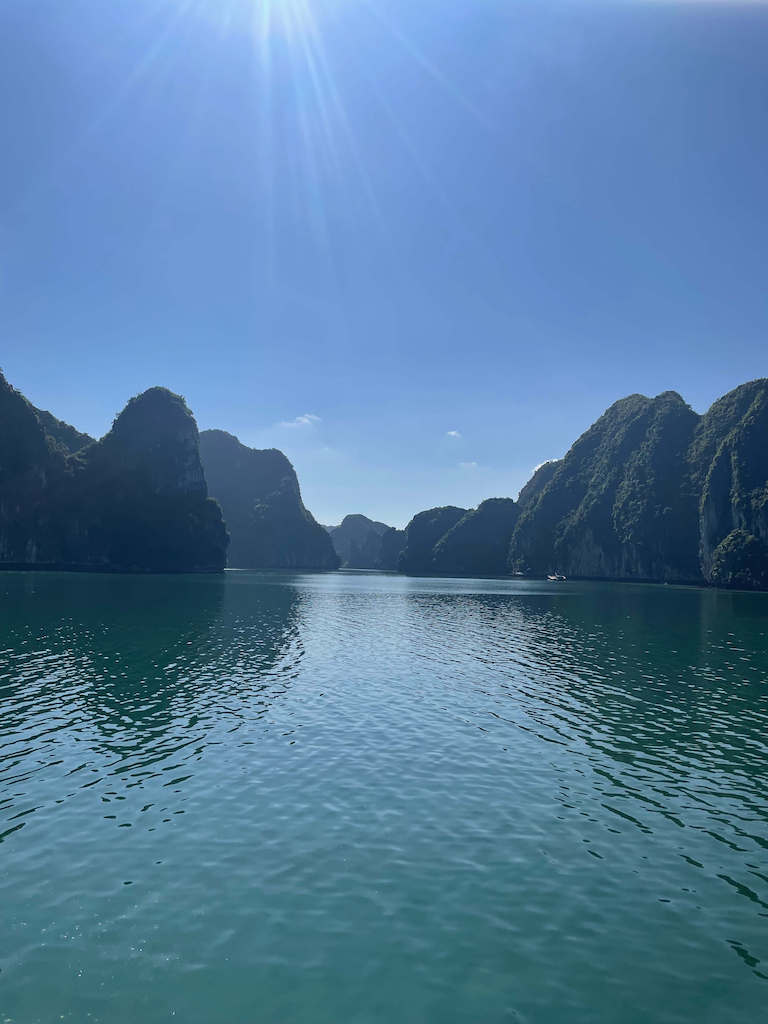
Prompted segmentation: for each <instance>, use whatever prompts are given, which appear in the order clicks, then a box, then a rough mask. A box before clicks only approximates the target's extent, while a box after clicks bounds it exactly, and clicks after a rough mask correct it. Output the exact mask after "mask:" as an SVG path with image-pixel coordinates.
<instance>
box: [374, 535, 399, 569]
mask: <svg viewBox="0 0 768 1024" xmlns="http://www.w3.org/2000/svg"><path fill="white" fill-rule="evenodd" d="M404 547H405V530H398V529H397V528H396V527H394V526H390V527H389V528H388V529H387V530H386V532H385V533H383V534H382V535H381V546H380V548H379V561H378V564H377V565H376V566H375V568H376V569H386V570H388V571H390V572H394V571H396V570H397V566H398V563H399V562H400V555H401V554H402V551H403V548H404Z"/></svg>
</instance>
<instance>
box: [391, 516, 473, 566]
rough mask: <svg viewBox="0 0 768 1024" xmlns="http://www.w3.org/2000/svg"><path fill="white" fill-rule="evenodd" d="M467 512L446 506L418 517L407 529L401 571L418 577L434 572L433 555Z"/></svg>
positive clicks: (414, 518) (401, 554)
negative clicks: (437, 546) (435, 549)
mask: <svg viewBox="0 0 768 1024" xmlns="http://www.w3.org/2000/svg"><path fill="white" fill-rule="evenodd" d="M466 512H467V510H466V509H465V508H457V507H456V506H455V505H445V506H443V507H442V508H430V509H427V510H426V511H425V512H419V513H418V515H415V516H414V517H413V519H412V520H411V521H410V523H408V525H407V526H406V528H405V544H404V546H403V549H402V551H401V552H400V557H399V558H398V563H397V567H398V569H399V570H400V572H406V573H411V574H414V575H423V574H425V573H430V572H434V571H435V570H434V565H433V564H432V555H433V549H434V547H435V545H436V544H437V542H438V541H439V540H440V539H441V537H443V536H444V535H445V534H446V533H447V532H448V531H449V530H450V529H451V527H452V526H455V525H456V523H458V521H459V520H460V519H461V518H462V516H464V515H465V514H466Z"/></svg>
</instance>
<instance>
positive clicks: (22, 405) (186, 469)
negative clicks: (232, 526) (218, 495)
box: [0, 376, 227, 572]
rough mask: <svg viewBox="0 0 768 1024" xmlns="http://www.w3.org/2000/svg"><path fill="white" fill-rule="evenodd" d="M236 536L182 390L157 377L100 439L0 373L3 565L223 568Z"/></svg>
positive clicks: (154, 569)
mask: <svg viewBox="0 0 768 1024" xmlns="http://www.w3.org/2000/svg"><path fill="white" fill-rule="evenodd" d="M80 439H83V444H82V445H80ZM226 547H227V534H226V530H225V527H224V523H223V521H222V517H221V510H220V508H219V506H218V505H217V504H216V503H215V502H214V501H212V500H210V499H209V498H208V495H207V488H206V484H205V478H204V476H203V471H202V466H201V464H200V456H199V450H198V433H197V425H196V423H195V420H194V417H193V416H192V413H191V412H190V411H189V409H188V408H187V406H186V403H185V402H184V399H183V398H180V397H179V396H178V395H174V394H173V393H172V392H170V391H167V390H166V389H165V388H151V389H150V390H149V391H145V392H144V393H143V394H142V395H139V396H138V397H137V398H133V399H131V401H130V402H129V403H128V405H127V406H126V408H125V409H124V410H123V412H122V413H121V414H120V415H119V416H118V417H117V419H116V420H115V422H114V425H113V427H112V429H111V430H110V431H109V433H108V434H107V435H106V436H105V437H104V438H102V440H101V441H93V440H92V439H90V438H88V436H87V435H83V434H80V432H79V431H76V430H75V429H74V428H73V427H69V426H68V425H67V424H65V423H62V422H61V421H59V420H56V419H55V417H53V416H51V415H50V414H48V413H43V414H39V413H38V412H37V410H35V409H34V407H33V406H32V405H31V404H30V403H29V402H28V401H27V400H26V399H25V398H24V397H23V395H21V394H20V393H19V392H18V391H16V390H15V389H14V388H12V387H10V385H9V384H8V383H7V382H6V380H5V378H3V377H1V376H0V564H3V563H4V564H6V565H8V564H12V565H29V566H39V567H42V566H57V567H64V568H77V569H100V570H105V571H108V570H118V571H136V572H147V571H151V572H188V571H219V570H221V569H223V568H224V564H225V558H226Z"/></svg>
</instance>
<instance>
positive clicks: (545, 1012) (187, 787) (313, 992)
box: [0, 572, 768, 1022]
mask: <svg viewBox="0 0 768 1024" xmlns="http://www.w3.org/2000/svg"><path fill="white" fill-rule="evenodd" d="M0 605H1V606H2V612H3V634H2V643H0V835H1V836H2V843H0V855H1V856H2V858H3V861H4V870H3V874H2V881H1V883H0V901H1V902H2V903H3V905H4V906H5V907H6V908H7V909H8V912H9V913H8V921H9V926H8V928H7V930H6V933H5V936H4V937H3V938H0V958H1V963H2V968H3V974H2V978H3V980H4V982H5V985H6V990H7V991H8V992H9V993H10V996H9V999H10V1004H9V1005H10V1009H9V1010H8V1011H7V1012H9V1013H10V1014H11V1017H10V1019H11V1020H14V1021H15V1020H17V1019H18V1020H19V1021H24V1022H26V1021H27V1020H30V1021H31V1020H37V1019H41V1020H42V1019H48V1018H47V1017H46V1013H48V1012H52V1010H53V1009H54V1008H55V1009H57V1010H58V1012H59V1013H61V1012H62V1011H63V1012H64V1013H65V1016H64V1019H69V1018H68V1017H67V1016H66V1014H70V1015H71V1019H73V1020H77V1019H81V1018H80V1017H78V1014H83V1013H85V1012H87V1013H91V1014H92V1015H93V1019H95V1020H105V1021H106V1020H109V1021H121V1020H123V1019H125V1020H126V1021H128V1020H130V1019H132V1017H133V1018H134V1019H135V1014H136V1013H137V1012H139V1011H140V1012H141V1014H142V1016H143V1019H146V1020H150V1021H153V1020H164V1019H166V1016H167V1013H170V1009H174V1010H175V1011H177V1012H178V1014H180V1015H181V1019H183V1020H190V1021H197V1020H200V1021H203V1020H210V1019H225V1018H224V1017H220V1018H216V1017H212V1016H211V1014H212V1013H213V1009H212V1006H213V1002H212V1001H214V1000H217V1001H218V1002H217V1003H216V1006H217V1007H218V1008H219V1009H217V1010H216V1012H217V1013H219V1012H220V1008H221V1007H222V1006H223V1007H224V1010H225V1013H226V1014H229V1015H230V1016H228V1017H227V1018H226V1019H232V1016H231V1015H232V1014H235V1015H237V1014H243V1013H246V1014H247V1013H251V1014H252V1013H255V1012H256V1008H258V1007H260V1008H261V1011H260V1012H263V1013H264V1014H265V1016H264V1019H288V1018H289V1019H292V1020H307V1021H309V1020H313V1021H324V1020H328V1021H331V1020H338V1019H341V1018H343V1019H356V1018H354V1016H353V1015H352V1010H353V1008H354V1007H357V1006H360V1005H361V1003H360V1000H361V999H363V996H362V994H361V993H362V989H363V988H365V987H366V986H368V991H370V990H371V986H372V987H373V990H374V991H375V992H376V999H375V1004H374V1008H372V1009H371V1010H370V1011H369V1012H368V1014H367V1016H366V1015H365V1014H362V1015H359V1019H361V1020H377V1021H378V1020H382V1021H383V1020H388V1019H391V1015H392V1013H393V1012H394V1007H395V1006H396V1005H397V1006H401V1004H402V1005H406V1009H405V1010H401V1011H399V1015H400V1016H401V1017H404V1019H405V1020H414V1021H415V1020H422V1019H426V1017H425V1015H426V1014H428V1015H434V1018H433V1019H437V1018H438V1017H439V1019H441V1020H447V1021H452V1020H465V1019H466V1020H471V1019H483V1020H491V1021H493V1020H499V1021H502V1020H509V1019H519V1020H528V1019H531V1020H536V1021H539V1020H544V1021H550V1020H551V1021H555V1020H562V1019H565V1017H567V1019H569V1020H574V1021H578V1020H585V1021H586V1020H589V1019H594V1018H593V1017H591V1016H590V1014H592V1013H593V1012H595V1008H596V1007H597V1008H602V1011H601V1012H603V1014H604V1017H603V1018H602V1019H618V1018H616V1017H611V1016H610V1014H611V1013H614V1012H616V1007H617V1006H618V1005H619V1003H622V1004H623V1003H624V1001H625V1000H626V999H629V1000H630V1002H631V1004H632V1007H633V1009H631V1010H627V1011H626V1012H625V1013H624V1015H623V1016H622V1017H621V1019H622V1020H627V1021H634V1020H637V1021H640V1020H652V1021H659V1022H662V1021H663V1022H667V1021H669V1022H672V1021H683V1020H690V1019H693V1018H692V1017H691V1013H692V1010H693V1009H696V1011H697V1012H698V1013H699V1018H698V1019H703V1020H712V1021H715V1020H717V1021H729V1020H733V1021H737V1020H738V1021H741V1020H745V1019H749V1017H748V1016H745V1013H747V1014H748V1012H751V1011H752V1010H753V1009H754V1011H755V1012H757V1008H758V1006H762V1005H764V1003H763V1000H764V999H765V997H766V993H767V992H768V989H766V988H765V981H766V980H768V963H767V961H768V938H767V936H766V923H767V922H766V917H767V916H768V865H767V864H766V851H768V809H767V807H766V804H767V801H766V788H765V787H766V783H765V780H766V768H767V767H768V765H767V759H766V754H767V753H768V747H767V743H768V740H767V737H768V731H767V730H766V721H767V720H768V690H767V687H766V679H767V678H768V654H767V653H766V648H767V646H768V645H766V635H767V634H768V600H766V595H760V594H739V593H718V592H714V591H701V590H693V589H684V588H673V587H644V586H632V585H610V584H589V583H568V584H564V585H560V584H558V585H555V586H548V585H546V584H539V583H533V582H527V581H523V582H518V581H491V580H474V581H472V580H429V579H406V578H403V577H397V576H389V575H381V574H371V573H363V572H361V573H338V574H330V575H327V576H302V575H295V576H291V575H287V574H284V575H283V574H256V573H237V572H233V573H227V574H226V575H225V576H221V577H220V576H197V577H131V576H106V575H105V576H100V575H93V576H78V575H68V574H28V573H8V574H5V575H3V576H2V577H0ZM124 886H125V887H126V888H124ZM126 892H130V893H132V894H133V895H132V896H131V897H130V898H129V897H127V896H126V895H125V893H126ZM169 915H170V916H169ZM62 934H67V935H69V936H70V937H71V936H73V935H74V936H77V938H76V940H72V939H71V938H70V939H69V940H67V941H64V940H63V939H61V938H56V936H60V935H62ZM52 936H53V938H52ZM131 950H134V952H131ZM136 951H138V952H136ZM734 954H735V956H734ZM553 964H556V965H557V966H556V968H553ZM121 965H122V966H121ZM345 965H346V966H345ZM350 965H353V966H354V972H353V973H354V978H353V979H350V977H349V973H348V972H349V968H350ZM41 971H45V972H46V976H50V977H51V979H52V983H53V982H55V983H56V984H57V985H59V986H63V991H65V992H69V990H70V988H71V987H72V986H71V978H72V977H73V976H76V972H77V971H83V972H84V974H83V978H85V979H87V980H86V981H85V982H84V983H83V984H81V985H79V987H76V988H75V989H73V990H72V991H71V992H70V994H69V995H67V996H65V997H64V1003H63V1004H62V1003H61V1002H58V1003H57V1002H56V999H55V998H54V996H53V995H47V994H46V991H45V987H44V988H43V989H41V987H40V986H39V984H36V982H35V979H36V978H39V977H40V976H41ZM553 971H554V974H553ZM73 972H74V975H73ZM457 972H458V973H457ZM457 976H460V977H461V979H462V980H461V981H460V982H459V983H457V981H456V978H457ZM136 977H138V978H139V979H140V981H141V985H140V986H139V989H137V986H136V984H135V980H136ZM363 980H365V985H363ZM107 984H109V985H111V986H112V987H113V989H114V988H115V987H116V990H117V991H118V992H120V991H123V990H124V991H125V993H130V994H129V995H126V1000H125V1001H124V1005H123V1004H121V1008H120V1009H119V1010H115V1006H114V1002H112V1001H110V997H109V996H108V995H107V993H106V991H105V989H104V986H105V985H107ZM361 986H362V987H361ZM544 990H546V992H547V993H548V996H547V998H546V999H545V998H544V997H543V995H542V992H543V991H544ZM660 993H662V994H663V1000H662V1003H663V1005H662V1003H660V1001H659V1000H660ZM403 1000H405V1003H404V1004H403ZM362 1005H367V1004H366V1003H363V1004H362ZM312 1007H314V1010H312ZM375 1007H378V1009H376V1008H375ZM14 1014H15V1015H16V1016H15V1017H14ZM512 1014H516V1015H517V1018H515V1017H513V1016H511V1015H512ZM713 1014H715V1015H714V1016H713ZM281 1015H282V1016H281ZM564 1015H565V1017H564ZM254 1019H255V1018H254ZM753 1019H754V1018H753Z"/></svg>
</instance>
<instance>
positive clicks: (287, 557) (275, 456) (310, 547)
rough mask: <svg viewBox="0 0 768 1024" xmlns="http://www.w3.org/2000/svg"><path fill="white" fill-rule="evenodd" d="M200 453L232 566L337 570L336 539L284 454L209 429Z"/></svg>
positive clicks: (202, 442) (241, 567)
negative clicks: (304, 496)
mask: <svg viewBox="0 0 768 1024" xmlns="http://www.w3.org/2000/svg"><path fill="white" fill-rule="evenodd" d="M200 453H201V456H202V461H203V467H204V470H205V478H206V480H207V482H208V487H209V490H210V493H211V494H212V495H213V496H214V497H215V498H216V499H217V501H218V502H219V503H220V504H221V507H222V510H223V513H224V519H225V521H226V524H227V529H228V530H229V535H230V547H229V563H228V564H229V565H230V566H231V567H232V568H237V569H308V570H329V569H336V568H338V565H339V559H338V556H337V554H336V552H335V550H334V548H333V542H332V541H331V538H330V536H329V534H328V533H327V532H326V530H325V529H324V528H323V527H322V526H320V524H319V523H317V522H316V521H315V520H314V518H313V517H312V515H311V513H310V512H308V511H307V509H306V508H305V507H304V503H303V502H302V500H301V491H300V489H299V482H298V480H297V478H296V472H295V470H294V468H293V466H292V465H291V463H290V462H289V461H288V459H287V458H286V457H285V455H283V453H282V452H280V451H277V449H275V448H269V449H265V450H260V449H257V448H248V447H247V446H246V445H244V444H241V443H240V441H239V440H238V439H237V438H236V437H234V436H233V435H232V434H228V433H226V431H223V430H204V431H203V432H202V433H201V435H200Z"/></svg>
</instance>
